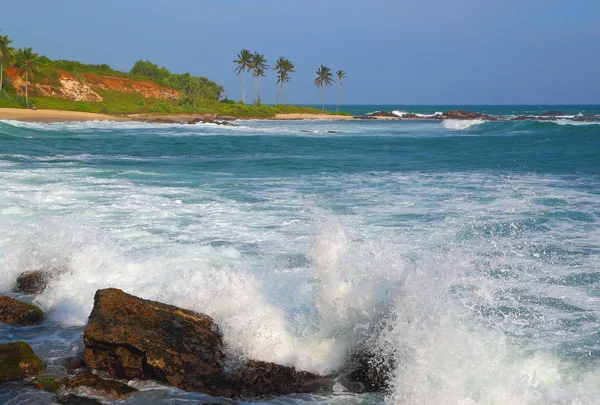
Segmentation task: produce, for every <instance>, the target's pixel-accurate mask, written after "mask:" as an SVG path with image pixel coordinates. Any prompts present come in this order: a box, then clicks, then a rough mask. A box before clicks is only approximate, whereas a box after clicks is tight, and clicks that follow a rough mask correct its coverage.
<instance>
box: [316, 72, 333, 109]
mask: <svg viewBox="0 0 600 405" xmlns="http://www.w3.org/2000/svg"><path fill="white" fill-rule="evenodd" d="M332 84H333V76H332V74H331V69H329V68H328V67H327V66H323V65H321V67H320V68H318V69H317V78H316V79H315V86H317V87H320V88H321V101H322V102H323V110H322V111H323V112H325V86H331V85H332Z"/></svg>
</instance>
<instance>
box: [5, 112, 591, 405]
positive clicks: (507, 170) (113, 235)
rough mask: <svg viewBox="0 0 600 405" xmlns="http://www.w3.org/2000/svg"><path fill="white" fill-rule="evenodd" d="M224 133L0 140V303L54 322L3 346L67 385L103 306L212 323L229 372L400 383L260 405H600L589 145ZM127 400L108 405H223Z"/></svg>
mask: <svg viewBox="0 0 600 405" xmlns="http://www.w3.org/2000/svg"><path fill="white" fill-rule="evenodd" d="M431 109H433V110H434V111H435V110H436V107H431ZM540 109H542V108H541V107H540ZM547 109H553V108H547ZM513 110H516V111H517V112H516V113H515V114H516V115H518V114H519V110H518V108H517V107H514V108H513V109H512V110H511V111H513ZM532 110H535V109H533V108H532ZM423 113H431V112H429V110H427V111H424V112H423ZM507 114H512V112H511V113H508V112H507ZM575 114H576V113H575ZM238 124H239V125H240V126H239V127H234V128H230V127H220V126H213V125H195V126H179V125H150V124H141V123H103V122H90V123H71V124H50V125H46V124H24V123H16V122H0V230H1V232H0V263H1V265H2V268H3V271H2V272H0V292H3V293H5V292H8V291H10V290H11V289H12V288H13V287H14V283H15V280H16V277H17V276H18V274H20V272H22V271H24V270H28V269H35V268H52V269H55V271H56V272H57V278H56V279H55V280H54V281H53V282H52V284H51V285H50V286H49V288H48V289H47V290H46V291H45V292H44V293H43V294H41V295H40V296H38V297H35V299H34V300H33V301H34V302H35V303H36V304H38V305H40V306H41V307H42V308H43V309H44V310H45V311H46V312H47V313H48V319H47V321H46V322H45V323H44V324H42V325H40V326H36V327H29V328H15V327H8V326H6V325H0V342H9V341H13V340H16V339H21V340H25V341H27V342H29V343H30V344H31V345H32V347H33V348H34V350H36V352H38V353H39V354H40V355H41V357H42V358H43V360H44V361H45V362H46V363H47V364H48V372H49V373H51V374H57V375H60V374H61V373H62V372H63V371H62V369H61V367H60V366H59V365H60V361H61V359H62V358H64V357H67V356H70V355H73V354H74V353H75V354H77V353H81V351H82V350H83V343H82V341H81V336H82V333H83V329H84V327H85V323H86V321H87V316H88V315H89V312H90V311H91V308H92V303H93V295H94V292H95V291H96V290H97V289H99V288H104V287H117V288H121V289H123V290H124V291H126V292H128V293H131V294H134V295H137V296H141V297H144V298H148V299H154V300H158V301H162V302H167V303H172V304H175V305H178V306H182V307H184V308H188V309H192V310H196V311H200V312H203V313H207V314H208V315H210V316H212V317H214V318H215V320H216V321H217V322H218V323H219V324H220V325H221V326H222V329H223V331H224V335H225V340H226V342H227V345H228V350H230V351H231V352H232V353H234V354H236V355H239V356H242V357H250V358H256V359H261V360H266V361H274V362H278V363H282V364H286V365H290V366H296V367H298V368H301V369H306V370H310V371H313V372H318V373H323V374H325V373H332V372H333V373H335V372H336V371H337V370H339V368H340V367H341V366H342V365H343V364H344V362H345V361H346V359H347V357H348V353H349V352H350V351H351V350H352V349H353V348H355V347H356V345H357V344H359V343H362V344H367V345H369V346H370V347H371V348H373V349H374V350H377V351H379V352H382V353H385V354H386V355H389V356H393V357H394V358H395V359H396V362H397V367H396V369H395V370H394V378H393V381H392V387H391V392H390V393H389V394H387V395H352V394H348V393H344V392H339V393H337V394H335V395H329V396H324V397H323V396H290V397H284V398H272V399H265V400H260V401H259V400H257V401H256V402H258V403H293V404H296V403H305V402H306V403H339V404H342V403H343V404H346V403H357V404H359V403H369V404H370V403H373V404H379V403H389V404H411V405H413V404H417V405H418V404H423V405H425V404H427V405H432V404H433V405H435V404H461V405H462V404H468V405H471V404H493V405H496V404H524V405H525V404H527V405H533V404H536V405H537V404H540V405H541V404H544V405H545V404H596V403H599V402H600V378H599V377H600V372H599V371H598V370H599V368H598V366H599V365H600V345H599V341H600V335H599V332H598V330H599V328H598V326H599V322H598V317H599V316H600V312H599V311H600V300H599V297H600V288H599V287H600V271H599V268H598V263H599V260H598V259H599V255H600V227H599V223H600V142H599V136H600V125H597V124H590V125H580V124H579V123H576V122H573V121H569V120H562V121H561V122H556V123H555V122H537V121H525V122H516V123H515V122H472V121H470V122H454V121H445V122H420V121H411V122H381V121H378V122H371V121H365V122H313V121H303V122H270V121H244V122H239V123H238ZM328 131H335V133H330V132H328ZM383 320H385V322H386V328H384V330H383V332H382V333H380V334H374V333H373V330H374V329H376V326H377V325H378V324H380V322H382V321H383ZM132 384H135V385H136V386H138V387H140V388H143V390H144V392H143V393H142V394H139V395H134V396H132V397H131V398H130V399H128V400H127V401H124V402H122V403H127V404H130V403H131V404H137V403H148V402H154V403H165V404H166V403H169V404H174V403H189V402H190V401H191V402H192V403H193V402H194V401H196V400H203V401H209V400H210V401H213V402H217V403H230V402H228V401H225V400H217V399H214V398H207V397H206V396H202V395H199V394H190V393H183V392H181V391H178V390H176V389H172V388H168V387H163V386H160V385H157V384H150V383H140V382H133V383H132ZM7 387H8V388H7ZM51 398H52V397H51V396H50V395H48V394H45V393H40V392H34V391H30V390H28V389H26V388H24V386H23V385H22V384H13V385H10V386H3V392H2V393H0V402H3V401H4V402H6V401H8V403H15V404H16V403H32V404H33V403H52V399H51Z"/></svg>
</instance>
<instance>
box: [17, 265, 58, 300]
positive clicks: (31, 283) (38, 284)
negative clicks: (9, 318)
mask: <svg viewBox="0 0 600 405" xmlns="http://www.w3.org/2000/svg"><path fill="white" fill-rule="evenodd" d="M49 280H50V273H49V272H47V271H44V270H35V271H26V272H24V273H21V275H20V276H19V277H18V278H17V288H16V289H15V291H16V292H20V293H24V294H34V295H37V294H41V293H42V291H44V290H45V289H46V287H47V286H48V281H49Z"/></svg>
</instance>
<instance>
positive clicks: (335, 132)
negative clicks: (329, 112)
mask: <svg viewBox="0 0 600 405" xmlns="http://www.w3.org/2000/svg"><path fill="white" fill-rule="evenodd" d="M327 133H328V134H339V132H338V131H331V130H330V131H327Z"/></svg>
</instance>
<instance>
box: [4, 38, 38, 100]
mask: <svg viewBox="0 0 600 405" xmlns="http://www.w3.org/2000/svg"><path fill="white" fill-rule="evenodd" d="M10 44H12V40H11V39H10V38H8V36H6V35H0V91H2V90H4V87H3V86H4V69H5V67H6V68H8V67H9V66H15V67H18V68H19V70H18V73H19V75H23V74H25V103H26V105H27V109H29V77H30V76H32V75H33V74H34V73H36V72H37V71H38V58H39V55H38V54H37V53H35V52H33V51H32V50H31V48H17V49H15V48H13V47H12V46H11V45H10Z"/></svg>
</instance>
